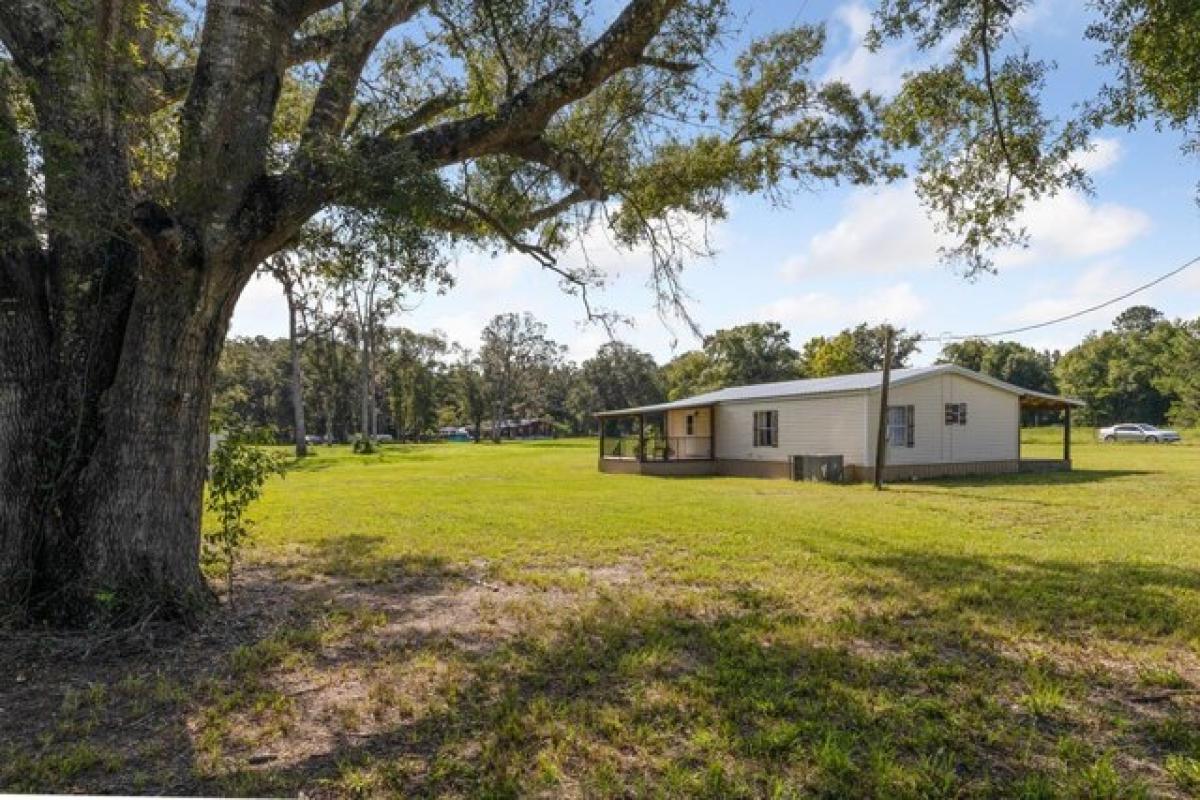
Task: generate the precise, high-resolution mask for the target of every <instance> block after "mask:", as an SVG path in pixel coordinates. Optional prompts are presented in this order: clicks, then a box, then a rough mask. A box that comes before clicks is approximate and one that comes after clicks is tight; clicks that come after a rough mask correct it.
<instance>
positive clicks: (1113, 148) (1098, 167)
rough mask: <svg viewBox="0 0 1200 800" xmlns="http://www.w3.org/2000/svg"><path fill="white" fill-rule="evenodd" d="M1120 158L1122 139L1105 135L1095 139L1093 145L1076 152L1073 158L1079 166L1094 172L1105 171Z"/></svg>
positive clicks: (1086, 170)
mask: <svg viewBox="0 0 1200 800" xmlns="http://www.w3.org/2000/svg"><path fill="white" fill-rule="evenodd" d="M1120 160H1121V142H1120V140H1119V139H1109V138H1105V137H1100V138H1097V139H1095V140H1094V141H1093V142H1092V144H1091V147H1089V148H1088V149H1087V150H1084V151H1082V152H1080V153H1076V154H1075V156H1074V157H1073V158H1072V159H1071V161H1072V162H1073V163H1074V164H1076V165H1077V166H1078V167H1080V168H1081V169H1083V170H1084V171H1085V172H1089V173H1092V174H1095V173H1097V172H1104V171H1105V170H1107V169H1109V168H1110V167H1112V166H1113V165H1114V164H1116V163H1117V162H1118V161H1120Z"/></svg>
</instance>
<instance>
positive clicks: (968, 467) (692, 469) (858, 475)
mask: <svg viewBox="0 0 1200 800" xmlns="http://www.w3.org/2000/svg"><path fill="white" fill-rule="evenodd" d="M599 466H600V471H601V472H608V473H613V474H618V475H659V476H668V475H725V476H729V477H735V478H776V479H783V480H787V479H788V478H790V477H791V470H790V469H789V468H788V463H787V462H786V461H749V460H742V459H732V458H719V459H716V460H713V461H707V460H691V461H689V460H681V461H637V460H636V459H632V458H624V459H622V458H602V459H600V465H599ZM1070 469H1071V462H1070V461H1067V460H1064V459H1020V460H1018V459H1004V460H1000V461H967V462H958V463H944V464H891V465H889V466H887V467H884V473H883V479H884V480H885V481H889V482H898V481H916V480H925V479H930V478H955V477H966V476H971V475H1011V474H1014V473H1018V472H1022V473H1043V472H1066V471H1069V470H1070ZM845 474H846V481H847V482H850V483H853V482H856V481H860V482H869V481H871V480H874V477H875V468H874V467H868V466H863V465H861V464H847V465H846V472H845Z"/></svg>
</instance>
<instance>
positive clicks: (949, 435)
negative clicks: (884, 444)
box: [864, 375, 1020, 464]
mask: <svg viewBox="0 0 1200 800" xmlns="http://www.w3.org/2000/svg"><path fill="white" fill-rule="evenodd" d="M948 403H964V404H966V406H967V408H968V409H970V411H969V414H968V416H967V424H966V425H947V424H946V404H948ZM888 405H889V406H902V405H907V406H912V407H913V411H914V416H913V446H912V447H904V448H900V447H889V448H888V453H887V460H888V463H889V464H951V463H961V462H969V461H1004V460H1009V459H1016V458H1017V457H1018V455H1017V435H1018V415H1019V407H1020V403H1019V400H1018V399H1017V396H1016V395H1015V394H1012V393H1011V392H1006V391H1004V390H1003V389H997V388H995V387H992V386H988V385H987V384H985V383H980V382H979V381H975V380H971V379H970V378H965V377H963V376H961V375H932V376H930V377H928V378H926V379H924V380H917V381H913V382H912V383H906V384H902V385H900V386H893V387H892V388H891V391H889V392H888ZM868 406H869V410H868V412H867V413H868V418H867V429H868V434H869V435H868V438H867V445H868V446H867V451H868V452H867V458H868V459H872V460H873V459H874V455H875V446H874V445H875V431H876V430H878V424H879V423H878V418H879V394H878V392H875V393H872V395H871V397H870V401H869V403H868ZM864 463H869V462H864Z"/></svg>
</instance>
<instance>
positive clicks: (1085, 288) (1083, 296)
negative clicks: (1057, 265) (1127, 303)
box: [1007, 264, 1132, 324]
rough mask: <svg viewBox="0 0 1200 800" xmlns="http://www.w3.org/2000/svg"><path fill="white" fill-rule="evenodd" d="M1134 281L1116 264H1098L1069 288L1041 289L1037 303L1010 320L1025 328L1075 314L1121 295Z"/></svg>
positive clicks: (1015, 312) (1016, 312)
mask: <svg viewBox="0 0 1200 800" xmlns="http://www.w3.org/2000/svg"><path fill="white" fill-rule="evenodd" d="M1131 280H1132V279H1131V278H1130V276H1127V275H1122V274H1120V273H1119V272H1118V271H1117V269H1116V268H1115V267H1114V266H1113V265H1112V264H1098V265H1096V266H1094V267H1090V268H1089V269H1087V270H1085V271H1084V272H1083V273H1082V274H1081V275H1080V276H1079V277H1078V278H1076V279H1075V280H1074V281H1072V282H1071V283H1070V284H1068V285H1063V286H1054V285H1050V286H1042V287H1040V288H1039V289H1038V290H1037V295H1038V296H1037V297H1036V298H1035V299H1033V300H1031V301H1029V302H1028V303H1026V304H1025V305H1024V306H1022V307H1021V308H1019V309H1017V310H1016V311H1014V312H1013V313H1011V314H1009V315H1008V317H1007V319H1008V320H1009V321H1010V322H1013V323H1017V324H1025V323H1036V322H1044V321H1046V320H1050V319H1054V318H1055V317H1061V316H1064V315H1067V314H1072V313H1074V312H1076V311H1079V310H1080V309H1082V308H1086V307H1088V306H1090V305H1095V304H1096V303H1099V302H1102V301H1104V300H1106V299H1108V298H1109V297H1112V296H1113V295H1114V294H1118V293H1119V292H1120V291H1121V290H1122V289H1124V288H1125V287H1126V286H1128V285H1130V281H1131ZM1097 313H1099V312H1097Z"/></svg>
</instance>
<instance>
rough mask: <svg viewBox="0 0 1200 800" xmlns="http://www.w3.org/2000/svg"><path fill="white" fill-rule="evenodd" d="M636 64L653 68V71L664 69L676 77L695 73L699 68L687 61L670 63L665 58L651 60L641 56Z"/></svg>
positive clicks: (648, 57)
mask: <svg viewBox="0 0 1200 800" xmlns="http://www.w3.org/2000/svg"><path fill="white" fill-rule="evenodd" d="M638 64H640V65H641V66H643V67H654V68H655V69H664V70H666V71H667V72H674V73H676V74H678V75H684V74H687V73H689V72H695V71H696V70H698V69H699V68H700V65H699V64H693V63H691V62H688V61H670V60H668V59H665V58H652V57H650V56H642V57H641V58H639V59H638Z"/></svg>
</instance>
